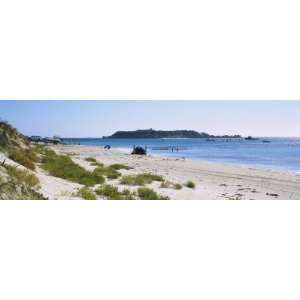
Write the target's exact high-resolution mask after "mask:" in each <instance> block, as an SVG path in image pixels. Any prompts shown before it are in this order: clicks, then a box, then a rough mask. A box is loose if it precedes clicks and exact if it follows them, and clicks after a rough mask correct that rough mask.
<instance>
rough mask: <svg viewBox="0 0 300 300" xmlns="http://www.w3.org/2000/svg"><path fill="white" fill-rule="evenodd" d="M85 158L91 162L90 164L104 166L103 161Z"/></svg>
mask: <svg viewBox="0 0 300 300" xmlns="http://www.w3.org/2000/svg"><path fill="white" fill-rule="evenodd" d="M85 160H86V161H88V162H90V163H91V164H90V165H91V166H93V167H104V164H103V163H99V162H98V161H97V160H96V158H93V157H87V158H86V159H85Z"/></svg>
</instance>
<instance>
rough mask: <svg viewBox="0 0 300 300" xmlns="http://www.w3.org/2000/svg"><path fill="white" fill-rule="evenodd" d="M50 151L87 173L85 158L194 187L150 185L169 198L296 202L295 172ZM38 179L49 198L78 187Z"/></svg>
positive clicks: (299, 183) (87, 149) (298, 180)
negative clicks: (66, 155) (193, 184)
mask: <svg viewBox="0 0 300 300" xmlns="http://www.w3.org/2000/svg"><path fill="white" fill-rule="evenodd" d="M52 148H53V149H54V150H55V151H57V152H60V153H64V154H69V155H71V157H72V159H73V160H74V161H75V162H76V163H78V164H80V165H81V166H83V167H85V168H86V169H88V170H93V168H94V167H91V166H90V163H88V162H87V161H85V158H87V157H94V158H96V159H97V160H98V161H99V162H102V163H104V164H105V165H109V164H113V163H122V164H125V165H128V166H130V167H133V169H132V170H128V171H127V170H121V172H122V173H123V174H139V173H143V172H151V173H153V174H158V175H162V176H163V177H164V178H165V179H167V180H169V181H172V182H174V183H180V184H184V183H185V182H186V181H188V180H192V181H193V182H194V183H195V184H196V188H195V189H190V188H187V187H183V188H182V189H181V190H174V189H162V188H160V187H159V186H160V183H157V182H156V183H153V184H151V185H150V187H152V188H154V189H155V190H156V191H157V192H158V193H160V194H163V195H168V196H169V197H170V198H171V199H199V200H200V199H249V200H250V199H253V200H255V199H270V200H271V199H272V200H273V199H300V175H297V174H296V173H295V174H292V173H288V172H277V171H265V170H258V169H253V168H246V167H237V166H229V165H224V164H216V163H208V162H203V161H192V160H185V159H176V158H164V157H158V156H155V157H151V156H135V155H130V154H129V153H125V152H124V151H118V150H114V149H111V150H104V149H102V148H100V147H92V146H79V145H58V146H53V147H52ZM39 178H40V180H41V185H42V190H41V191H42V192H43V193H45V194H46V196H48V197H49V198H50V199H66V198H71V196H70V195H72V193H74V192H76V190H78V188H79V187H80V185H78V184H75V183H70V182H68V181H65V180H62V179H58V178H53V177H51V176H47V175H45V174H42V172H41V171H39ZM108 183H110V184H114V185H116V186H118V187H120V189H123V188H125V186H121V185H120V183H119V180H111V181H109V182H108ZM126 188H127V187H126ZM131 189H136V187H131ZM271 194H273V195H271ZM276 195H278V196H276Z"/></svg>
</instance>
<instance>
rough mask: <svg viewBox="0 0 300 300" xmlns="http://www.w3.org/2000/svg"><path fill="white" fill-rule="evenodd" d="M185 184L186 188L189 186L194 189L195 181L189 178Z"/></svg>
mask: <svg viewBox="0 0 300 300" xmlns="http://www.w3.org/2000/svg"><path fill="white" fill-rule="evenodd" d="M185 186H186V187H188V188H190V189H194V188H195V187H196V185H195V183H194V182H193V181H191V180H189V181H187V182H186V183H185Z"/></svg>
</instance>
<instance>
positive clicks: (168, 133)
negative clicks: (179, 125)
mask: <svg viewBox="0 0 300 300" xmlns="http://www.w3.org/2000/svg"><path fill="white" fill-rule="evenodd" d="M103 138H109V139H163V138H169V139H171V138H172V139H178V138H241V136H240V135H238V134H236V135H210V134H208V133H205V132H197V131H195V130H154V129H139V130H134V131H117V132H115V133H114V134H113V135H111V136H104V137H103Z"/></svg>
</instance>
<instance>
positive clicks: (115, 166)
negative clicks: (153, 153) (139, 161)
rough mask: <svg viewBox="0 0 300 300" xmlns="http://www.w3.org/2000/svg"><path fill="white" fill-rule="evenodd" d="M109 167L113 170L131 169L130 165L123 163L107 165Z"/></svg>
mask: <svg viewBox="0 0 300 300" xmlns="http://www.w3.org/2000/svg"><path fill="white" fill-rule="evenodd" d="M109 168H111V169H114V170H132V169H133V168H132V167H129V166H126V165H123V164H112V165H110V166H109Z"/></svg>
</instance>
